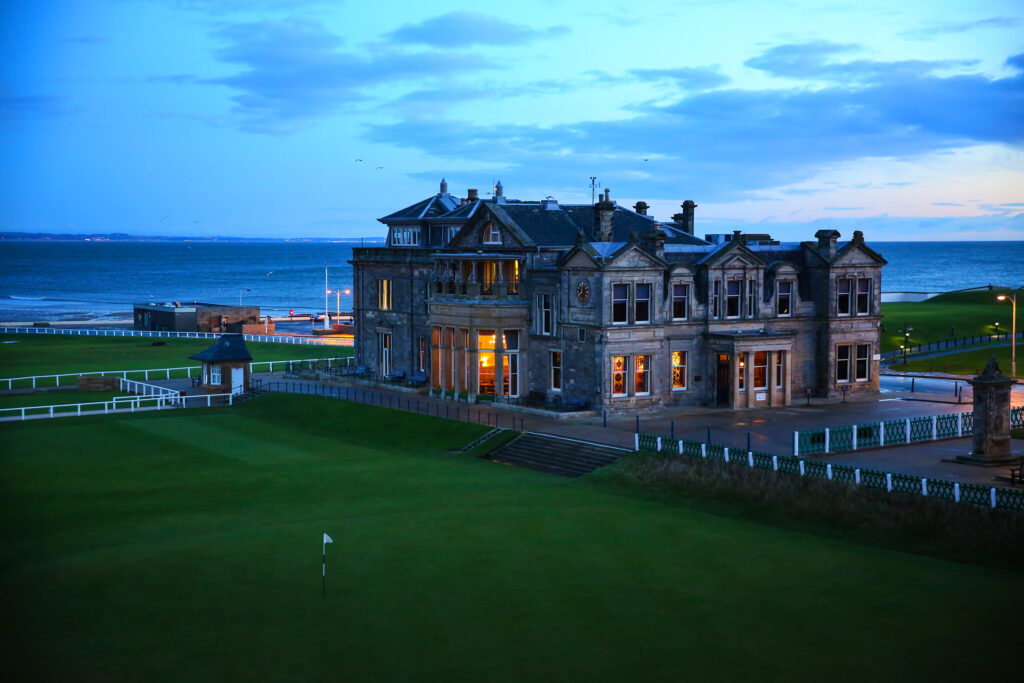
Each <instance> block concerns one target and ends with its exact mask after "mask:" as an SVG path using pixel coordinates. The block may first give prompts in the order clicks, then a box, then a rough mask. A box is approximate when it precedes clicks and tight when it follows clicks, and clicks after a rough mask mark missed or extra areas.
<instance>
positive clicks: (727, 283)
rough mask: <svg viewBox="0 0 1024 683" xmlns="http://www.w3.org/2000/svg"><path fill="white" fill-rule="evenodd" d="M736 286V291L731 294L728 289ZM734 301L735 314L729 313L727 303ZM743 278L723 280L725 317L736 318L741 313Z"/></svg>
mask: <svg viewBox="0 0 1024 683" xmlns="http://www.w3.org/2000/svg"><path fill="white" fill-rule="evenodd" d="M733 285H735V286H736V293H735V294H733V293H732V292H731V291H730V290H731V289H732V288H733ZM733 300H735V301H736V314H735V315H730V313H729V304H730V302H731V301H733ZM742 303H743V280H726V281H725V319H726V320H736V319H737V318H739V317H740V315H741V314H742V313H743V306H742Z"/></svg>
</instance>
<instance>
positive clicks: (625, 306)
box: [612, 282, 629, 325]
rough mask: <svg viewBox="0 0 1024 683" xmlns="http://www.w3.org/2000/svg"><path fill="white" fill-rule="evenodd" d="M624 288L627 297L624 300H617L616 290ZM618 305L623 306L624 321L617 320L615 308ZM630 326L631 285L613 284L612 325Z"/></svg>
mask: <svg viewBox="0 0 1024 683" xmlns="http://www.w3.org/2000/svg"><path fill="white" fill-rule="evenodd" d="M619 287H622V288H623V289H624V290H625V292H626V296H625V298H624V299H617V298H615V290H616V289H617V288H619ZM616 304H621V305H622V313H623V316H622V320H616V319H615V306H616ZM628 324H629V283H627V282H616V283H613V284H612V325H628Z"/></svg>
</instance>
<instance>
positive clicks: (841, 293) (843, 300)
mask: <svg viewBox="0 0 1024 683" xmlns="http://www.w3.org/2000/svg"><path fill="white" fill-rule="evenodd" d="M837 291H838V294H837V296H836V312H837V313H838V314H839V315H850V280H848V279H846V278H843V279H841V280H839V282H838V286H837Z"/></svg>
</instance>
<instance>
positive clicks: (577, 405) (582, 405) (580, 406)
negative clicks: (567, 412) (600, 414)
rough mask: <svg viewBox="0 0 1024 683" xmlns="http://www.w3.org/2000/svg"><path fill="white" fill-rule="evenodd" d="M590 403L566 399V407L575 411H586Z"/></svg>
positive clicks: (577, 399)
mask: <svg viewBox="0 0 1024 683" xmlns="http://www.w3.org/2000/svg"><path fill="white" fill-rule="evenodd" d="M587 404H588V401H587V400H586V399H583V398H575V397H573V398H567V399H565V405H566V406H568V407H569V408H572V409H573V410H586V409H587Z"/></svg>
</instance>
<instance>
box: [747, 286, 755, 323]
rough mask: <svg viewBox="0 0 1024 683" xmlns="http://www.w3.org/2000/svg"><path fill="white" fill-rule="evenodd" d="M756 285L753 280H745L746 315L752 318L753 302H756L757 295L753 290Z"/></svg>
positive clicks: (753, 312)
mask: <svg viewBox="0 0 1024 683" xmlns="http://www.w3.org/2000/svg"><path fill="white" fill-rule="evenodd" d="M756 289H757V286H756V285H755V284H754V280H747V317H748V318H753V317H754V316H755V313H756V311H755V308H756V306H755V304H756V303H757V297H756V296H755V294H754V292H755V290H756Z"/></svg>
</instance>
